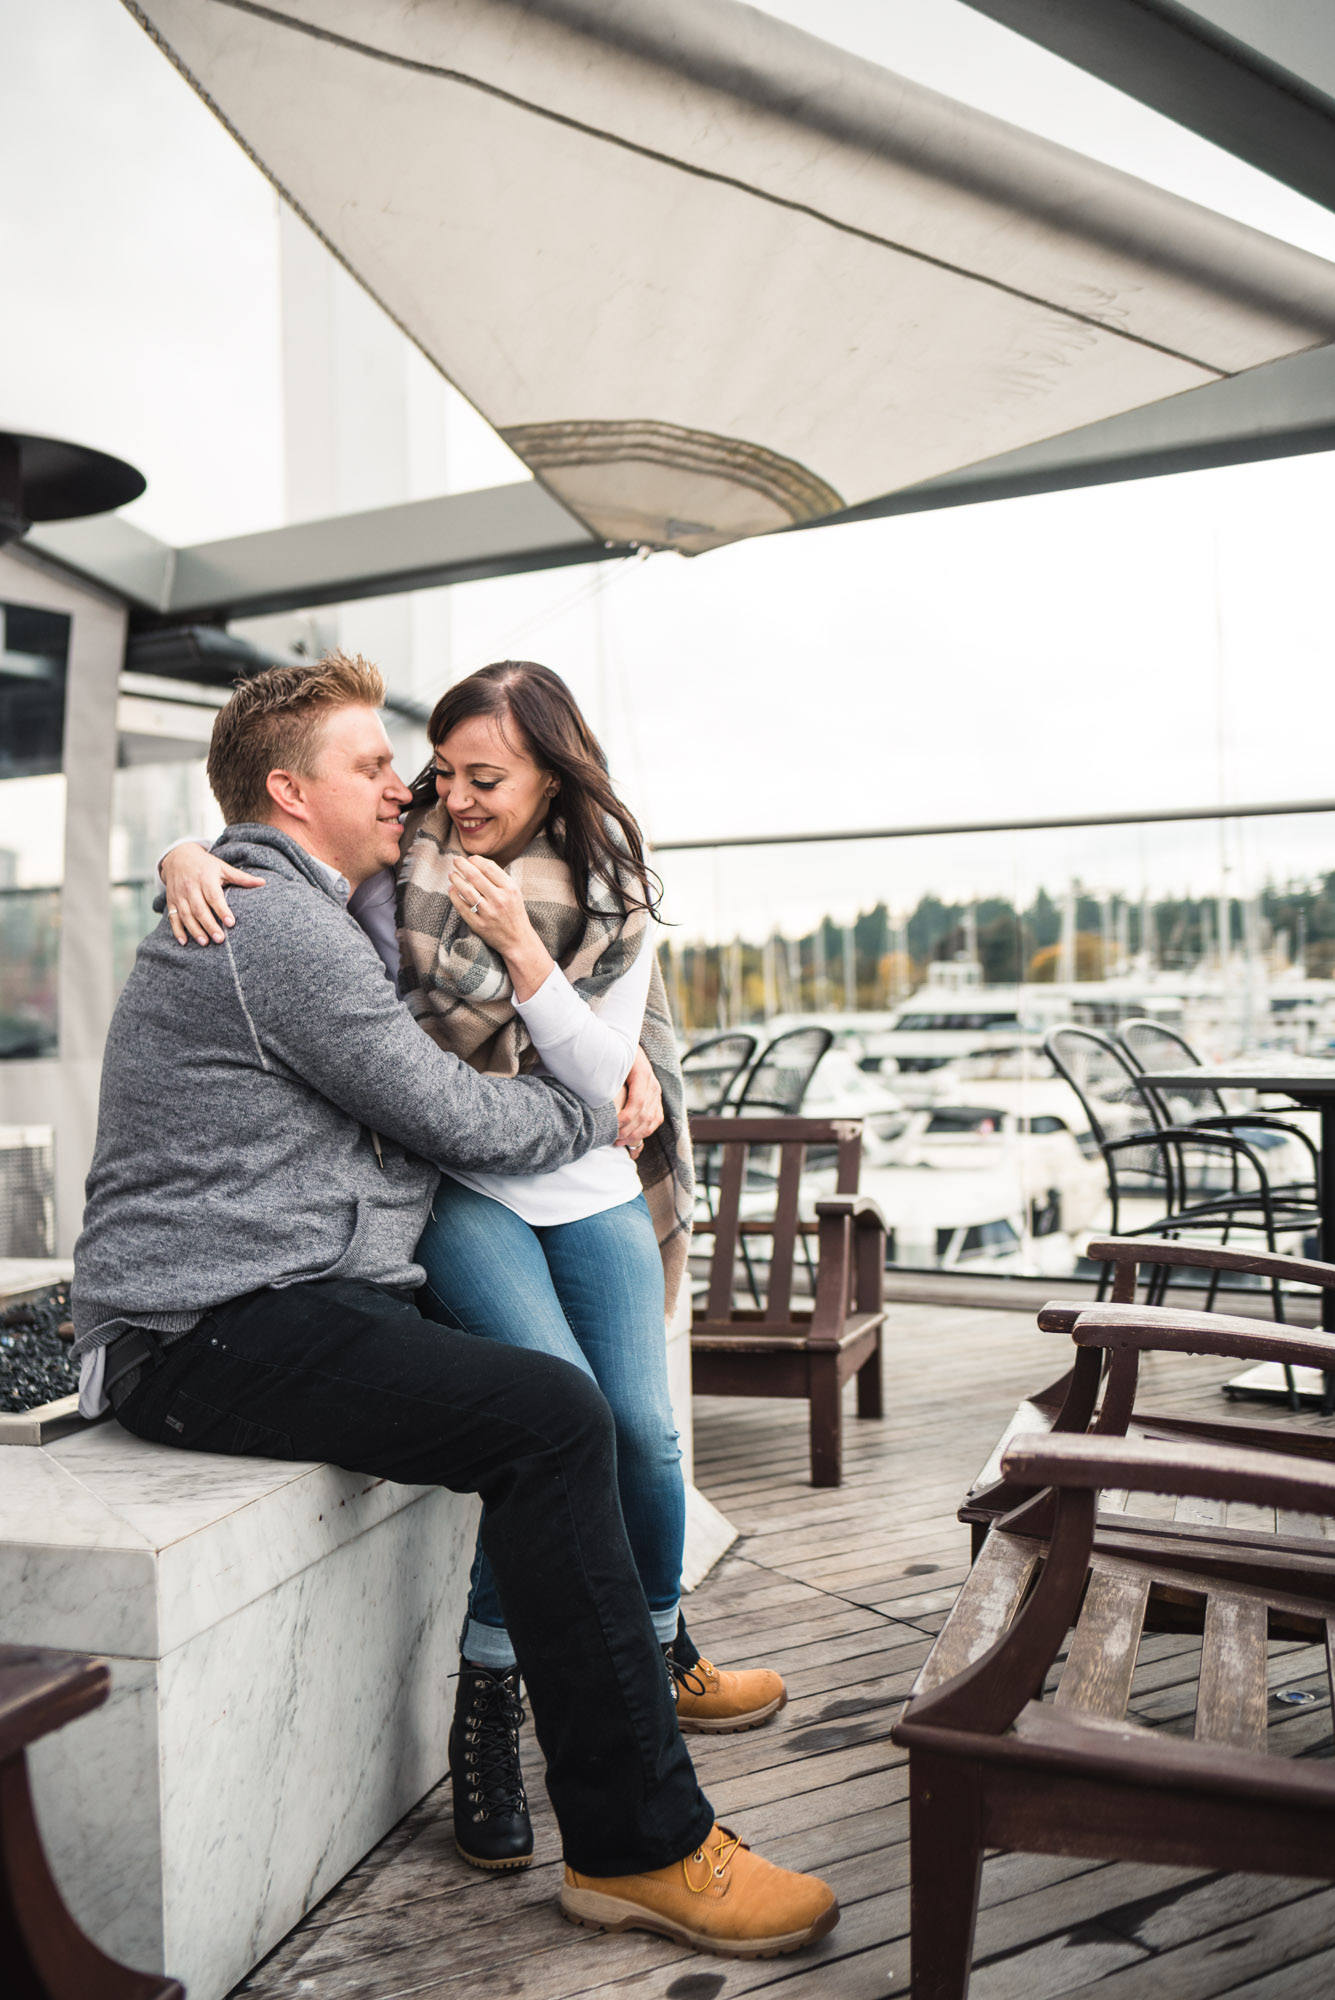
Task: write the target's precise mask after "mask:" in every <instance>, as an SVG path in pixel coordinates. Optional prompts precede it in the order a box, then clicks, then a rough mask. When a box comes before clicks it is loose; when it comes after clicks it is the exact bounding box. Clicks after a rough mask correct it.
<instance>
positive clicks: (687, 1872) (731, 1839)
mask: <svg viewBox="0 0 1335 2000" xmlns="http://www.w3.org/2000/svg"><path fill="white" fill-rule="evenodd" d="M717 1831H718V1840H717V1842H716V1843H715V1846H714V1853H713V1859H712V1860H711V1859H710V1856H709V1854H708V1853H707V1852H706V1849H705V1848H704V1847H697V1848H696V1850H695V1853H694V1854H688V1855H687V1856H686V1858H685V1859H684V1860H683V1862H682V1864H681V1873H682V1879H683V1881H684V1882H685V1884H686V1887H687V1888H688V1889H689V1890H690V1892H691V1894H692V1895H693V1896H703V1895H704V1893H705V1890H706V1889H707V1888H708V1887H709V1885H710V1883H711V1882H713V1881H715V1880H716V1879H717V1878H719V1877H721V1876H723V1875H725V1874H726V1873H727V1868H728V1863H729V1862H730V1861H731V1860H732V1857H733V1855H734V1854H735V1853H736V1852H737V1850H738V1848H739V1847H741V1846H742V1844H743V1843H742V1839H741V1836H740V1835H739V1834H736V1833H729V1831H728V1829H727V1827H726V1826H721V1827H719V1828H718V1830H717ZM693 1865H696V1866H698V1865H703V1867H704V1869H705V1879H704V1881H703V1882H701V1883H700V1884H699V1885H698V1886H697V1884H696V1883H694V1882H692V1880H691V1868H692V1866H693Z"/></svg>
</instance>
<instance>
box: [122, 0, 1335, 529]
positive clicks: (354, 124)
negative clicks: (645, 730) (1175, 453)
mask: <svg viewBox="0 0 1335 2000" xmlns="http://www.w3.org/2000/svg"><path fill="white" fill-rule="evenodd" d="M126 4H127V5H129V6H130V9H131V12H133V13H134V14H136V15H137V16H138V17H139V19H140V20H141V21H142V22H143V23H144V25H145V26H146V27H147V28H148V29H149V31H150V32H151V33H152V34H153V35H154V37H155V38H156V39H157V40H158V41H159V42H160V43H161V45H162V46H163V48H164V49H165V50H166V51H167V52H168V54H169V55H170V56H171V58H172V60H173V61H174V62H175V63H176V64H177V65H178V66H179V67H180V68H181V69H182V70H183V71H184V73H185V74H186V75H187V76H188V77H189V78H190V80H191V81H192V82H193V83H194V85H195V87H196V88H197V89H198V90H199V91H200V92H201V94H202V95H203V96H204V97H205V98H206V99H207V100H208V102H209V103H210V104H211V105H212V106H213V108H214V109H215V110H216V111H217V112H218V114H219V116H220V117H221V118H222V119H223V120H224V121H225V123H226V124H227V125H228V127H229V128H230V129H231V131H232V132H233V133H234V134H235V135H236V137H237V138H238V139H239V140H240V142H241V143H242V145H244V146H245V147H246V149H247V150H248V151H249V152H250V153H251V154H252V155H253V157H254V158H255V159H256V160H257V161H258V162H259V164H260V165H261V166H262V167H263V169H264V171H265V172H266V173H267V174H268V175H269V176H270V178H271V179H272V180H273V181H274V183H275V184H276V186H277V187H278V188H279V189H280V191H281V192H282V194H283V195H284V196H285V197H286V198H287V199H288V200H289V201H290V202H291V203H292V204H293V205H294V206H295V207H296V208H297V209H298V210H299V211H300V212H301V213H302V214H303V215H304V216H305V217H306V219H307V220H308V221H309V222H310V224H311V226H312V227H313V228H314V229H315V230H317V231H318V233H319V234H320V235H321V236H322V237H323V239H324V240H325V242H326V243H327V244H328V245H329V246H330V248H331V249H332V250H333V251H334V252H335V253H336V254H337V255H338V256H339V257H340V258H341V259H342V261H343V262H344V263H345V264H346V265H347V266H348V268H349V269H350V270H351V271H352V272H353V273H354V274H355V276H356V277H358V278H359V279H360V280H361V281H362V283H363V284H364V285H365V286H366V287H367V289H368V290H369V291H370V292H371V293H372V295H373V296H374V297H375V298H376V299H378V300H379V302H380V303H381V305H383V306H384V308H385V309H386V311H387V312H389V313H390V314H391V315H392V317H393V318H394V319H395V320H396V321H397V322H398V323H399V325H400V326H402V327H403V328H404V330H405V331H406V332H407V333H408V334H409V335H410V336H411V338H412V339H413V340H414V341H416V342H417V344H418V345H419V346H420V347H421V348H422V350H423V351H424V352H425V353H426V354H427V355H428V356H429V357H430V359H431V360H432V361H434V362H435V363H436V365H437V366H438V367H439V368H440V369H441V370H442V372H443V373H444V374H445V375H447V376H448V377H449V379H450V380H451V381H452V382H453V383H454V384H455V385H456V386H457V387H458V388H459V389H460V390H462V392H463V393H464V395H465V396H467V397H468V398H469V399H470V401H471V402H473V403H474V404H475V405H476V407H477V408H478V409H479V410H480V411H481V412H482V413H483V415H484V416H485V417H486V418H487V419H488V420H489V421H490V422H491V423H492V424H493V425H494V426H495V427H496V429H497V430H498V431H499V432H500V433H501V435H502V436H503V437H504V438H505V439H506V441H507V443H509V444H510V445H511V446H512V447H513V449H514V450H515V451H516V452H517V453H518V454H519V456H520V457H521V458H522V459H523V460H524V461H525V463H526V464H528V465H529V466H530V467H531V468H532V470H533V471H534V472H535V473H536V474H537V476H538V477H539V478H540V479H542V480H543V481H544V482H545V484H546V485H547V486H548V487H550V489H551V490H552V492H553V493H555V494H556V496H557V497H558V498H559V499H560V500H562V501H563V502H564V503H565V505H566V506H567V507H568V508H570V509H571V511H572V512H573V513H575V514H576V515H577V516H579V518H580V519H581V520H582V521H583V522H584V523H585V524H586V525H587V526H588V527H589V528H590V529H591V531H592V532H593V533H594V534H596V535H598V536H600V537H603V538H606V539H607V540H609V541H613V542H619V543H624V542H641V543H646V544H651V545H655V546H667V547H675V548H679V549H682V550H685V551H688V552H694V551H698V550H701V549H706V548H710V547H713V546H716V545H717V544H719V543H722V542H727V541H732V540H735V539H737V538H738V537H741V536H746V535H754V534H762V533H765V532H767V531H769V530H772V529H774V528H778V527H783V526H787V525H789V524H790V523H793V522H797V521H805V520H813V519H817V518H819V517H820V516H822V515H824V514H828V513H831V512H834V511H836V510H838V509H840V508H842V507H845V506H853V505H856V504H859V503H861V502H863V501H867V500H870V499H874V498H876V497H878V496H880V495H882V494H885V493H887V492H891V491H894V490H897V489H899V488H901V487H905V486H910V485H914V484H916V483H917V482H919V481H921V480H925V479H931V478H934V477H936V476H938V475H940V474H943V473H947V472H953V471H956V470H958V469H960V468H961V467H964V466H967V465H972V464H975V463H977V462H978V461H980V460H983V459H988V458H992V457H994V456H996V455H997V454H998V453H1001V452H1006V451H1012V450H1015V449H1017V448H1019V447H1021V446H1024V445H1028V444H1033V443H1035V442H1037V441H1038V440H1040V439H1044V438H1050V437H1054V436H1057V435H1059V434H1060V433H1063V432H1065V431H1069V430H1074V429H1076V428H1078V427H1079V426H1081V425H1085V424H1090V423H1094V422H1096V421H1098V420H1099V419H1101V418H1105V417H1109V416H1113V415H1116V414H1118V413H1119V412H1122V411H1125V410H1129V409H1135V408H1139V407H1140V406H1142V405H1144V404H1147V403H1152V402H1156V401H1158V400H1160V399H1161V398H1163V397H1167V396H1174V395H1177V394H1180V393H1181V392H1183V391H1185V390H1189V389H1194V388H1197V387H1199V386H1200V385H1201V384H1203V383H1207V382H1212V381H1217V380H1220V379H1223V378H1225V377H1228V376H1230V375H1233V374H1237V373H1239V372H1241V371H1243V370H1245V369H1248V368H1253V367H1256V366H1257V365H1259V364H1260V363H1263V362H1266V361H1272V360H1275V359H1277V358H1278V357H1280V356H1282V355H1288V354H1293V353H1297V352H1299V351H1301V350H1303V349H1306V348H1310V347H1316V346H1320V345H1323V344H1325V343H1327V342H1330V341H1333V340H1335V266H1332V265H1330V264H1328V263H1326V262H1325V261H1324V260H1323V259H1321V258H1318V257H1313V256H1310V255H1308V254H1307V253H1305V252H1303V251H1300V250H1295V249H1292V248H1291V247H1289V246H1288V245H1286V244H1283V243H1278V242H1276V241H1274V240H1273V239H1271V238H1269V237H1267V236H1264V235H1261V234H1259V233H1258V232H1257V231H1255V230H1251V229H1248V228H1246V227H1244V226H1243V225H1242V224H1239V223H1235V222H1232V221H1229V220H1227V219H1226V218H1224V217H1222V216H1219V215H1216V214H1214V213H1212V212H1211V211H1210V210H1207V209H1203V208H1199V207H1197V206H1195V205H1193V204H1192V203H1189V202H1185V201H1181V200H1179V199H1177V198H1176V197H1175V196H1172V195H1168V194H1165V193H1163V192H1162V191H1161V190H1159V189H1157V188H1154V187H1151V186H1148V185H1147V184H1145V183H1143V182H1141V181H1137V180H1135V179H1133V178H1131V177H1129V176H1128V175H1125V174H1120V173H1117V172H1115V171H1113V170H1112V169H1110V168H1107V167H1103V166H1099V165H1097V164H1096V163H1094V162H1092V161H1090V160H1087V159H1084V158H1083V157H1081V156H1080V155H1078V154H1075V153H1071V152H1068V151H1067V150H1065V149H1064V148H1062V147H1059V146H1054V145H1051V144H1049V143H1048V142H1047V141H1045V140H1041V139H1037V138H1035V137H1033V136H1032V135H1031V134H1029V133H1026V132H1023V131H1020V130H1018V129H1017V128H1015V127H1013V126H1010V125H1006V124H1004V123H1002V122H1001V121H999V120H997V119H994V118H990V117H988V116H986V115H984V114H983V113H981V112H978V111H973V110H970V109H969V108H967V107H966V106H964V105H960V104H956V103H954V102H953V101H952V100H950V99H949V98H945V97H941V96H939V95H937V94H936V93H935V92H933V91H929V90H925V89H923V88H921V87H920V86H919V85H917V84H912V83H909V82H906V81H905V80H904V79H903V78H901V77H897V76H894V75H892V74H891V73H890V72H889V71H886V70H882V69H879V68H877V67H876V66H874V65H873V64H870V63H866V62H863V61H860V60H859V59H857V58H856V57H853V56H850V55H848V54H845V53H844V52H843V51H841V50H839V49H836V48H833V47H831V46H829V45H828V44H826V43H824V42H820V41H818V40H816V39H814V38H813V37H811V36H808V35H805V34H802V33H801V32H800V31H798V30H796V29H793V28H789V27H787V26H785V25H784V24H782V23H780V22H778V21H775V20H773V19H771V18H770V17H768V16H766V15H764V14H760V13H757V12H756V11H754V10H753V9H751V8H749V7H746V6H742V5H739V4H736V0H654V4H653V5H652V6H650V5H646V4H645V0H276V4H265V5H260V4H257V0H126Z"/></svg>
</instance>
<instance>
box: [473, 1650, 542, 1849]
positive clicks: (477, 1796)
mask: <svg viewBox="0 0 1335 2000" xmlns="http://www.w3.org/2000/svg"><path fill="white" fill-rule="evenodd" d="M517 1685H518V1677H517V1676H516V1677H515V1679H514V1683H513V1684H512V1683H511V1681H510V1679H509V1678H508V1677H507V1679H505V1680H487V1681H480V1680H478V1681H474V1683H473V1685H472V1688H471V1689H470V1690H469V1698H468V1707H467V1709H466V1711H465V1713H464V1715H463V1717H462V1722H463V1739H464V1743H465V1745H466V1748H465V1750H464V1762H465V1764H466V1765H467V1767H468V1783H469V1791H468V1797H469V1802H470V1803H471V1804H472V1805H474V1806H478V1807H480V1808H481V1810H480V1811H479V1812H475V1813H474V1814H473V1817H474V1819H489V1818H490V1817H491V1816H492V1815H493V1814H498V1815H500V1814H513V1813H521V1812H523V1811H524V1810H525V1808H526V1807H527V1805H528V1794H527V1793H526V1791H525V1790H524V1778H523V1772H522V1769H521V1767H520V1762H519V1731H520V1729H521V1727H522V1726H523V1723H524V1704H523V1702H522V1701H520V1699H519V1696H518V1694H517V1693H516V1687H517Z"/></svg>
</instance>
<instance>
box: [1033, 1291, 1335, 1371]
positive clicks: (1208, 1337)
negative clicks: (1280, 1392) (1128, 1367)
mask: <svg viewBox="0 0 1335 2000" xmlns="http://www.w3.org/2000/svg"><path fill="white" fill-rule="evenodd" d="M1071 1337H1072V1339H1073V1340H1074V1341H1075V1343H1076V1346H1077V1347H1107V1348H1114V1349H1116V1348H1135V1349H1137V1350H1139V1351H1140V1352H1142V1353H1143V1352H1145V1351H1146V1350H1147V1349H1156V1350H1159V1351H1161V1352H1167V1353H1173V1354H1222V1355H1226V1356H1232V1357H1236V1358H1237V1359H1238V1360H1241V1361H1287V1362H1288V1363H1289V1365H1290V1366H1291V1367H1295V1368H1327V1369H1335V1334H1330V1333H1320V1332H1313V1331H1310V1330H1309V1329H1308V1328H1306V1327H1296V1326H1276V1325H1274V1323H1273V1322H1272V1321H1269V1320H1255V1319H1243V1318H1240V1317H1235V1316H1234V1315H1233V1314H1231V1313H1207V1312H1177V1311H1175V1310H1174V1309H1173V1308H1172V1307H1171V1306H1134V1305H1127V1306H1119V1305H1101V1306H1086V1307H1085V1310H1084V1311H1083V1312H1082V1313H1081V1314H1080V1316H1079V1318H1078V1319H1077V1320H1076V1323H1075V1325H1074V1327H1073V1328H1072V1329H1071Z"/></svg>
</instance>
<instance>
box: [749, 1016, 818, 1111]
mask: <svg viewBox="0 0 1335 2000" xmlns="http://www.w3.org/2000/svg"><path fill="white" fill-rule="evenodd" d="M833 1040H834V1036H833V1034H832V1033H831V1031H830V1030H829V1029H828V1028H819V1027H815V1026H812V1027H810V1028H789V1029H788V1031H787V1033H786V1034H782V1035H776V1036H775V1037H774V1040H773V1041H772V1042H770V1043H769V1044H768V1046H767V1047H766V1048H763V1049H762V1050H761V1051H760V1054H759V1055H758V1056H757V1057H756V1060H755V1063H754V1065H753V1066H752V1069H751V1073H750V1075H749V1076H748V1077H747V1079H746V1082H745V1083H744V1084H743V1085H742V1088H741V1093H740V1095H739V1097H738V1099H737V1115H738V1117H739V1118H740V1117H741V1116H742V1114H743V1113H744V1112H745V1113H747V1114H748V1115H749V1116H751V1117H753V1118H754V1117H756V1116H758V1115H760V1114H762V1113H768V1114H770V1115H771V1116H773V1117H776V1118H796V1117H797V1115H798V1113H799V1111H801V1109H802V1100H803V1098H804V1097H805V1096H806V1094H807V1088H808V1086H809V1085H810V1082H811V1079H812V1077H813V1076H814V1075H815V1074H816V1066H817V1064H818V1063H819V1062H820V1059H821V1057H822V1056H823V1055H824V1054H825V1051H826V1050H827V1049H828V1048H829V1046H830V1044H831V1042H832V1041H833Z"/></svg>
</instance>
